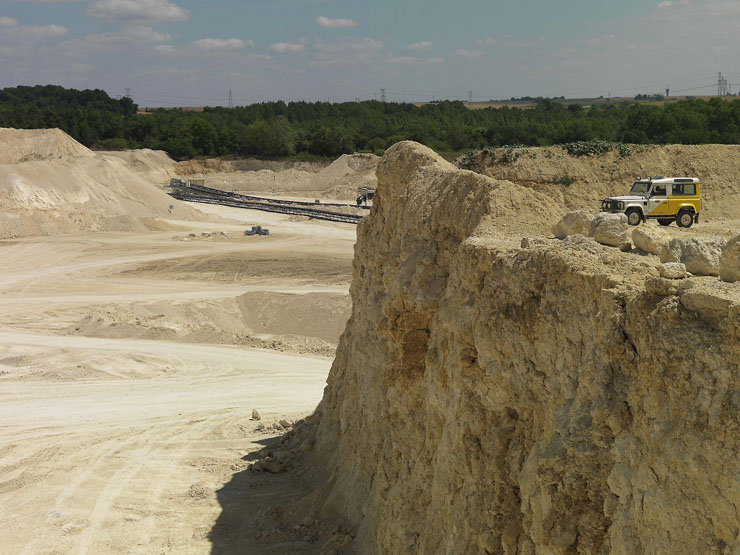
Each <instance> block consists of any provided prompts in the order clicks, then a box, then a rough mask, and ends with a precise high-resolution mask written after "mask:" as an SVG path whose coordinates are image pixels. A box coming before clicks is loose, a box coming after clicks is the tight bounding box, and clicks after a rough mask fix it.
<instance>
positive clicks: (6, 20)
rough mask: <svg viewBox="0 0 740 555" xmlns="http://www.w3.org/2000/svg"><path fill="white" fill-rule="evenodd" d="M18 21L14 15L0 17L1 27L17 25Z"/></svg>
mask: <svg viewBox="0 0 740 555" xmlns="http://www.w3.org/2000/svg"><path fill="white" fill-rule="evenodd" d="M17 25H18V21H17V20H15V19H13V18H12V17H0V27H16V26H17Z"/></svg>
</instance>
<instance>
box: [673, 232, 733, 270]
mask: <svg viewBox="0 0 740 555" xmlns="http://www.w3.org/2000/svg"><path fill="white" fill-rule="evenodd" d="M726 245H727V239H725V238H724V237H692V238H691V239H679V238H676V239H671V240H670V241H669V242H668V243H667V244H665V245H663V248H662V249H661V251H660V261H661V262H663V263H666V262H681V263H683V264H685V265H686V271H687V272H691V273H692V274H694V275H697V276H717V275H719V259H720V256H721V255H722V251H723V249H724V248H725V246H726Z"/></svg>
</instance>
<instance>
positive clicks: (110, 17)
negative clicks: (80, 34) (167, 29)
mask: <svg viewBox="0 0 740 555" xmlns="http://www.w3.org/2000/svg"><path fill="white" fill-rule="evenodd" d="M88 13H89V14H90V15H91V16H92V17H96V18H99V19H103V20H105V21H110V22H112V21H141V22H143V21H148V22H164V21H186V20H187V19H188V18H189V17H190V12H188V10H186V9H184V8H181V7H180V6H178V5H177V4H173V3H172V2H169V1H168V0H95V1H94V2H93V3H92V4H91V5H90V8H89V9H88Z"/></svg>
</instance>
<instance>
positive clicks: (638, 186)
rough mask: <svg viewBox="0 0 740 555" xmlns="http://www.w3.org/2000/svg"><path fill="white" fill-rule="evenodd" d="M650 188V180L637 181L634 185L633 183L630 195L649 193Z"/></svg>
mask: <svg viewBox="0 0 740 555" xmlns="http://www.w3.org/2000/svg"><path fill="white" fill-rule="evenodd" d="M649 190H650V182H649V181H635V183H634V185H632V189H630V195H643V196H644V195H647V193H648V191H649Z"/></svg>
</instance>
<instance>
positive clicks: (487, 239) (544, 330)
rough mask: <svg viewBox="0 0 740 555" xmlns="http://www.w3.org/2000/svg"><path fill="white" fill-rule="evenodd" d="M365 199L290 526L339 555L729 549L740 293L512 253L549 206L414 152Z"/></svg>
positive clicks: (579, 248)
mask: <svg viewBox="0 0 740 555" xmlns="http://www.w3.org/2000/svg"><path fill="white" fill-rule="evenodd" d="M378 182H379V188H378V192H377V194H376V200H375V206H374V207H373V210H372V213H371V215H370V216H369V217H368V218H366V219H365V220H364V221H363V222H362V223H361V224H360V226H359V230H358V231H359V237H358V243H357V247H356V254H355V261H354V269H355V279H354V281H353V284H352V289H351V293H352V298H353V302H354V307H353V313H352V317H351V318H350V321H349V323H348V325H347V328H346V330H345V332H344V334H343V336H342V338H341V341H340V345H339V348H338V351H337V357H336V360H335V362H334V365H333V367H332V370H331V373H330V375H329V378H328V385H327V388H326V390H325V394H324V399H323V401H322V402H321V404H320V406H319V408H318V409H317V412H316V414H315V415H314V416H313V417H312V418H311V419H310V425H309V426H306V427H304V431H303V432H302V433H303V434H304V435H303V436H300V437H297V439H296V441H301V442H303V444H308V445H309V447H308V448H307V449H306V451H307V454H306V455H305V457H307V460H305V461H304V462H305V463H306V464H305V465H304V466H305V468H311V469H316V470H315V471H316V473H317V474H316V475H315V476H314V480H315V481H314V483H315V484H316V486H315V489H314V491H313V493H312V494H310V495H309V496H308V497H306V498H305V499H304V500H303V501H302V502H301V503H300V508H299V509H296V513H297V514H306V513H310V514H311V515H312V518H316V519H318V520H322V521H332V522H338V523H340V524H341V527H342V529H343V530H348V531H351V534H352V535H351V536H350V538H351V541H350V540H347V542H346V543H344V544H342V545H343V547H342V550H344V551H342V552H358V553H418V554H422V553H423V554H427V553H507V554H514V553H528V554H533V553H722V552H728V553H731V552H735V551H737V550H740V539H739V538H740V519H738V513H737V507H738V506H740V482H738V480H737V461H738V460H739V459H740V439H739V438H740V436H739V435H738V433H737V431H738V429H740V371H739V370H740V368H739V367H738V365H739V364H740V328H739V327H738V326H737V322H738V319H739V318H740V288H738V287H737V286H736V285H734V284H728V283H722V282H720V281H719V280H711V281H710V278H689V279H686V280H683V281H681V282H674V281H671V280H666V279H662V278H659V277H657V276H656V275H655V273H656V271H655V269H654V268H653V267H651V266H650V265H649V264H645V263H643V262H642V261H641V257H638V256H632V255H628V254H625V253H621V252H619V251H618V250H616V249H611V248H607V247H604V246H601V245H599V244H597V243H595V242H594V241H593V240H592V239H586V238H584V237H582V236H581V235H574V236H572V237H569V238H568V239H567V240H565V241H546V242H535V241H528V242H527V245H526V247H527V248H525V249H522V248H520V241H519V240H512V239H510V238H509V237H508V235H507V233H506V228H504V227H502V226H503V225H504V223H503V222H506V221H515V220H516V218H517V216H518V215H519V214H518V212H517V210H519V207H521V206H525V205H529V206H533V205H536V204H535V203H540V204H539V205H540V206H542V208H543V218H544V217H545V214H547V210H548V209H549V207H547V206H546V197H543V198H536V197H526V196H521V195H525V194H530V195H531V194H534V192H532V191H522V190H521V189H522V188H520V187H517V186H515V185H513V184H511V183H507V182H501V181H494V180H492V179H489V178H485V177H482V176H480V175H475V174H471V173H470V172H465V171H459V170H456V169H454V168H452V167H451V166H450V165H449V164H447V163H446V162H444V161H443V160H442V159H441V158H439V157H437V156H436V155H435V154H434V153H433V152H431V151H429V150H428V149H425V148H424V147H421V146H419V145H416V144H414V143H399V144H397V145H395V146H394V147H392V148H391V149H389V151H388V152H387V153H386V156H385V157H384V159H383V161H382V162H381V164H380V166H379V170H378ZM518 237H521V235H519V236H518ZM306 434H309V435H310V439H305V436H306ZM306 442H308V443H306Z"/></svg>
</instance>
